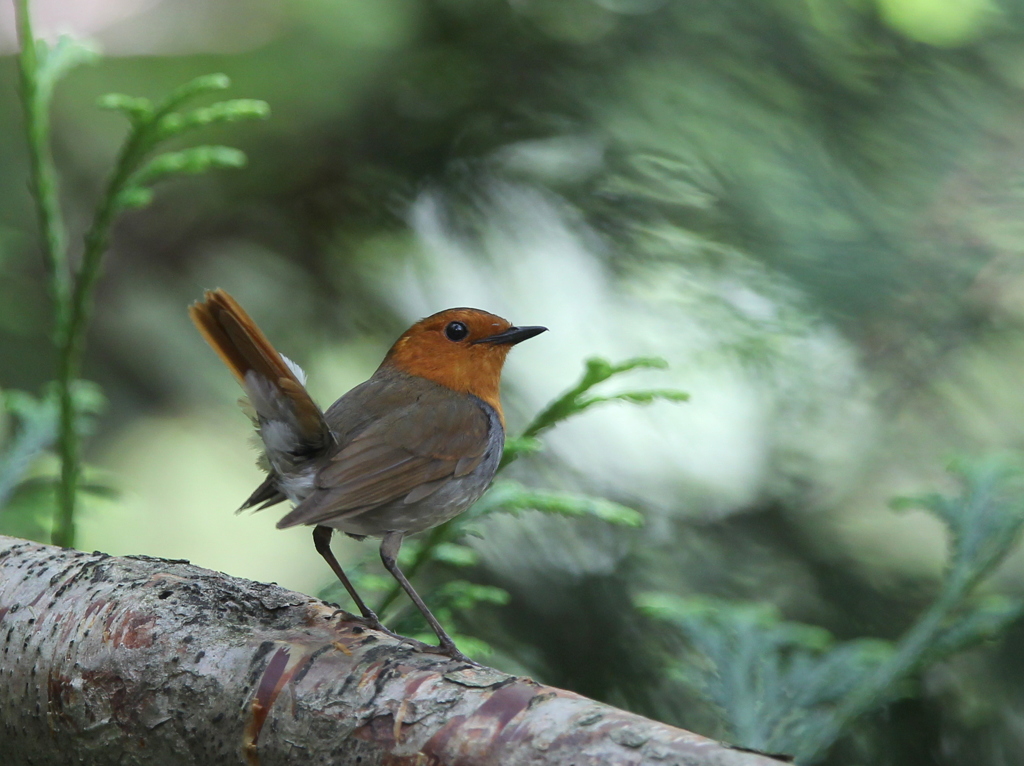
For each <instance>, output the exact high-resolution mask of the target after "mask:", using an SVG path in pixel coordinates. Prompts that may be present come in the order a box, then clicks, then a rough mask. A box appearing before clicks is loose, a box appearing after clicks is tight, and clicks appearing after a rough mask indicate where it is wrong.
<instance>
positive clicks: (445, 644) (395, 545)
mask: <svg viewBox="0 0 1024 766" xmlns="http://www.w3.org/2000/svg"><path fill="white" fill-rule="evenodd" d="M404 534H405V533H404V532H388V533H387V534H386V535H384V539H383V540H382V541H381V543H380V560H381V561H383V562H384V568H385V569H387V570H388V571H389V572H390V573H391V576H392V577H394V578H395V579H396V580H397V581H398V584H399V585H401V586H402V590H404V591H405V592H406V594H407V595H408V596H409V598H410V599H412V603H414V604H415V605H416V608H417V609H419V610H420V613H421V614H422V615H423V617H424V618H426V620H427V622H428V623H430V627H431V628H433V629H434V632H435V633H436V634H437V638H438V640H439V641H440V642H441V645H440V646H439V647H438V648H439V649H440V650H441V654H446V655H448V656H449V657H451V658H452V659H453V660H459V661H460V662H469V663H472V664H474V665H475V664H476V663H475V662H473V661H472V660H471V659H469V658H468V657H467V656H466V655H464V654H463V653H462V652H460V651H459V650H458V647H456V646H455V642H454V641H452V637H451V636H449V635H448V634H447V633H445V630H444V628H442V627H441V623H439V622H438V621H437V618H436V617H434V615H432V614H431V613H430V610H429V609H427V605H426V604H424V603H423V599H422V598H420V595H419V594H418V593H417V592H416V591H415V589H414V588H413V587H412V584H411V583H410V582H409V581H408V580H407V579H406V577H405V575H404V574H402V570H401V569H399V568H398V551H399V549H400V548H401V547H402V537H403V536H404Z"/></svg>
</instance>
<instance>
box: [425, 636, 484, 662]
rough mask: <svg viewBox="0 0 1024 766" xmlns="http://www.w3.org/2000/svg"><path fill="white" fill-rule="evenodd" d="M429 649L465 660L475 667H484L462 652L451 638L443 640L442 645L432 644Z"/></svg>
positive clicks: (461, 660)
mask: <svg viewBox="0 0 1024 766" xmlns="http://www.w3.org/2000/svg"><path fill="white" fill-rule="evenodd" d="M428 651H430V652H433V653H435V654H443V655H445V656H446V657H450V658H451V659H453V660H455V661H456V662H465V663H466V664H468V665H472V666H473V667H477V668H479V667H483V666H482V665H481V664H480V663H479V662H476V661H475V660H471V659H469V657H467V656H466V655H464V654H463V653H462V652H460V651H459V648H458V647H457V646H455V642H454V641H452V640H451V639H448V640H447V641H444V640H442V641H441V644H440V646H431V647H430V648H429V649H428Z"/></svg>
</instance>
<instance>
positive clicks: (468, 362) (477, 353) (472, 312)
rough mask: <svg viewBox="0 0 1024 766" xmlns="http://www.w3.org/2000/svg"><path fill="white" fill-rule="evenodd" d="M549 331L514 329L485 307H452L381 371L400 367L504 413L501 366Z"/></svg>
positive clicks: (416, 331) (406, 340) (393, 353)
mask: <svg viewBox="0 0 1024 766" xmlns="http://www.w3.org/2000/svg"><path fill="white" fill-rule="evenodd" d="M545 330H547V328H546V327H513V326H512V325H511V324H510V323H509V322H508V321H506V320H504V319H502V318H501V317H499V316H495V315H494V314H489V313H488V312H486V311H481V310H480V309H467V308H459V309H447V310H445V311H439V312H438V313H436V314H433V315H431V316H428V317H427V318H426V319H421V320H420V321H419V322H417V323H416V324H414V325H413V326H412V327H410V328H409V329H408V330H406V331H405V332H404V333H403V334H402V337H400V338H399V339H398V340H397V341H395V345H393V346H392V347H391V350H390V351H388V354H387V356H386V357H384V361H383V362H382V363H381V367H388V366H390V367H395V368H397V369H400V370H402V371H403V372H407V373H409V374H410V375H416V376H418V377H421V378H426V379H427V380H432V381H433V382H435V383H440V384H441V385H442V386H446V387H447V388H450V389H451V390H452V391H458V392H460V393H467V394H472V395H473V396H476V397H478V398H479V399H482V400H483V401H485V402H487V403H488V404H490V405H491V406H492V407H494V409H495V410H497V411H498V414H499V416H500V415H501V402H500V400H499V398H498V389H499V383H500V381H501V368H502V366H503V365H504V364H505V357H506V356H508V352H509V351H510V350H511V349H512V346H514V345H515V344H517V343H520V342H522V341H524V340H527V339H528V338H532V337H533V336H535V335H540V334H541V333H542V332H544V331H545Z"/></svg>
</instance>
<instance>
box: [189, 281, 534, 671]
mask: <svg viewBox="0 0 1024 766" xmlns="http://www.w3.org/2000/svg"><path fill="white" fill-rule="evenodd" d="M189 314H190V316H191V318H192V321H193V322H194V323H195V325H196V327H197V328H198V330H199V332H200V333H201V334H202V336H203V338H205V340H206V342H207V343H209V345H210V346H211V347H212V348H213V349H214V351H216V352H217V354H218V355H219V356H220V358H221V359H222V360H223V361H224V363H225V364H226V365H227V366H228V368H229V369H230V370H231V372H232V373H234V375H235V377H236V378H237V379H238V382H239V383H240V384H241V385H242V388H243V389H244V391H245V393H246V398H247V400H248V403H247V404H248V406H247V409H248V411H249V413H250V417H251V418H252V420H253V425H254V426H255V428H256V431H257V433H258V435H259V438H260V440H261V441H262V454H261V455H260V458H259V461H258V463H259V465H260V467H261V468H263V469H264V470H265V471H266V473H267V477H266V479H265V480H264V481H263V483H261V484H260V485H259V487H257V488H256V490H255V491H254V492H253V493H252V494H251V495H250V496H249V498H248V499H247V500H246V501H245V502H244V503H242V506H241V508H239V509H238V510H239V512H241V511H243V510H246V509H249V508H254V509H256V510H262V509H264V508H268V507H270V506H273V505H276V504H277V503H280V502H283V501H285V500H289V501H291V502H292V503H293V504H294V507H293V508H292V510H291V511H290V512H288V513H287V514H286V515H285V516H284V517H282V518H281V520H280V521H278V522H277V527H278V528H279V529H285V528H288V527H294V526H298V525H307V526H312V527H313V543H314V547H315V548H316V550H317V552H318V553H319V554H320V555H321V556H322V557H323V558H324V560H325V561H326V562H327V564H328V566H330V568H331V569H332V570H333V572H334V574H335V575H336V576H337V577H338V579H339V580H340V581H341V584H342V585H343V586H344V587H345V590H346V591H348V594H349V596H350V597H351V598H352V600H353V602H354V603H355V605H356V607H357V608H358V609H359V612H360V614H361V615H362V620H363V622H364V624H366V625H368V626H369V627H371V628H373V629H375V630H381V631H384V632H386V633H388V634H389V635H392V636H396V634H394V633H392V632H391V631H389V630H388V629H387V628H385V627H384V626H383V625H382V624H381V622H380V620H379V618H378V617H377V615H376V614H375V613H374V612H373V610H371V609H370V608H369V607H368V606H367V605H366V602H365V601H363V599H362V598H361V597H360V595H359V594H358V593H357V592H356V589H355V588H354V587H353V585H352V583H351V581H350V580H349V578H348V577H347V575H346V574H345V572H344V570H343V569H342V567H341V565H340V564H339V563H338V560H337V558H336V557H335V556H334V553H333V552H332V550H331V536H332V534H333V532H334V531H335V530H337V531H340V532H343V533H345V534H347V535H348V536H350V537H353V538H355V539H357V540H362V539H364V538H366V537H374V538H381V544H380V557H381V561H382V562H383V564H384V567H385V568H386V569H387V570H388V572H389V573H390V574H391V575H392V576H393V577H394V578H395V580H396V581H397V582H398V584H399V585H400V586H401V588H402V589H403V590H404V591H405V593H406V594H407V595H408V597H409V598H410V600H411V601H412V602H413V604H415V606H416V607H417V609H419V611H420V612H421V613H422V615H423V617H424V619H425V620H426V621H427V623H428V624H429V625H430V627H431V628H432V629H433V631H434V633H436V634H437V638H438V642H439V644H438V646H437V647H426V648H429V649H430V650H432V651H439V652H440V653H442V654H444V655H447V656H448V657H450V658H453V659H457V660H463V661H468V658H466V657H465V655H463V654H462V653H461V652H459V650H458V648H457V647H456V645H455V642H454V641H453V640H452V638H451V637H450V636H449V635H448V633H447V632H445V630H444V628H443V627H442V626H441V624H440V623H439V622H438V620H437V619H436V618H435V617H434V615H433V614H431V612H430V610H429V609H428V608H427V605H426V604H425V603H424V602H423V599H422V598H420V596H419V594H418V593H417V592H416V590H415V589H414V588H413V586H412V584H411V583H410V582H409V580H408V578H406V576H405V575H404V574H403V573H402V570H401V569H400V568H399V566H398V552H399V550H400V548H401V545H402V540H403V539H404V538H405V536H406V535H411V534H415V533H417V532H423V531H425V530H428V529H430V528H432V527H435V526H437V525H439V524H442V523H444V522H445V521H447V520H449V519H451V518H454V517H455V516H457V515H458V514H460V513H462V512H463V511H464V510H466V509H467V508H469V506H471V505H472V504H473V503H474V502H476V500H477V499H479V498H480V496H481V495H482V494H483V493H484V491H485V490H486V489H487V487H488V486H489V485H490V483H491V480H492V479H493V478H494V474H495V473H496V471H497V470H498V465H499V463H500V461H501V455H502V450H503V447H504V441H505V417H504V414H503V412H502V408H501V399H500V395H499V386H500V379H501V371H502V367H503V365H504V363H505V358H506V357H507V356H508V352H509V351H510V349H511V348H512V346H514V345H516V344H517V343H520V342H522V341H524V340H527V339H529V338H533V337H535V336H537V335H539V334H540V333H542V332H545V331H546V330H547V328H546V327H540V326H530V327H515V326H513V325H512V324H510V323H509V322H508V321H506V320H505V319H502V318H501V317H499V316H495V315H494V314H491V313H489V312H486V311H482V310H480V309H473V308H451V309H446V310H444V311H439V312H437V313H436V314H432V315H431V316H428V317H427V318H425V319H422V320H420V321H419V322H417V323H416V324H414V325H413V326H412V327H410V328H409V329H408V330H406V331H405V332H404V333H403V334H402V335H401V336H400V337H399V338H398V340H396V341H395V343H394V345H392V346H391V348H390V350H389V351H388V352H387V354H386V355H385V356H384V360H383V361H382V362H381V364H380V366H379V367H378V368H377V370H376V372H374V373H373V375H372V376H371V377H370V378H369V379H368V380H366V381H365V382H364V383H361V384H360V385H358V386H356V387H355V388H353V389H352V390H350V391H349V392H348V393H346V394H344V395H343V396H342V397H341V398H340V399H338V400H337V401H336V402H334V404H332V405H331V406H330V407H328V408H327V409H326V410H321V409H320V407H319V406H318V405H317V403H316V402H315V401H314V400H313V398H312V396H310V394H309V392H308V391H307V390H306V385H305V383H306V376H305V373H304V372H303V371H302V369H301V368H300V367H299V366H298V365H297V364H295V363H294V362H292V361H291V360H290V359H288V358H287V357H286V356H284V355H282V354H281V353H279V352H278V351H277V350H276V349H275V348H274V347H273V346H272V345H271V343H270V341H269V340H268V339H267V337H266V336H265V335H264V334H263V332H262V331H261V330H260V329H259V327H258V326H257V325H256V323H255V322H254V321H253V320H252V318H251V317H250V316H249V315H248V314H247V313H246V312H245V310H244V309H242V307H241V306H240V305H239V304H238V302H237V301H236V300H235V299H234V298H232V297H231V295H230V294H228V293H227V292H226V291H224V290H222V289H219V288H218V289H216V290H207V291H206V292H205V293H204V295H203V299H202V300H199V301H196V302H195V303H193V304H192V305H191V306H190V307H189ZM243 403H244V400H243ZM399 638H400V637H399ZM414 643H418V642H414ZM420 646H421V648H424V647H425V645H420Z"/></svg>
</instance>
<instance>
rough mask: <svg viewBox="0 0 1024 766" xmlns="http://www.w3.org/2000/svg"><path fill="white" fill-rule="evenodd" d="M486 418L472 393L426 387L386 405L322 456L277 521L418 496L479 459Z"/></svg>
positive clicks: (310, 519)
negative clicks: (310, 482) (306, 489)
mask: <svg viewBox="0 0 1024 766" xmlns="http://www.w3.org/2000/svg"><path fill="white" fill-rule="evenodd" d="M489 423H490V418H489V417H488V414H487V412H486V411H485V410H484V408H483V405H482V403H481V402H480V401H479V400H478V399H476V398H475V397H472V396H468V395H464V394H462V395H460V394H455V393H454V392H451V391H448V390H447V389H442V388H441V387H439V386H432V387H431V388H428V389H426V390H425V391H424V392H422V393H420V394H419V395H418V396H417V397H416V398H414V399H413V400H412V401H410V402H408V403H406V404H404V405H402V406H399V407H392V408H391V409H389V410H388V411H387V412H386V413H384V414H382V415H381V416H380V417H378V418H377V419H375V420H374V421H373V423H372V424H370V425H369V426H367V427H366V428H365V429H364V430H363V431H361V432H360V433H359V434H358V435H356V436H355V437H354V438H352V439H351V440H350V441H349V442H348V443H347V444H345V445H344V446H343V447H342V448H341V449H340V450H339V451H338V452H337V453H336V454H335V455H333V456H332V457H331V458H330V459H329V460H327V461H326V462H325V464H324V465H323V466H322V467H321V468H320V470H319V471H318V472H317V474H316V488H315V489H314V491H313V493H312V494H311V495H310V496H309V497H307V498H306V499H305V500H303V501H302V502H301V503H299V504H298V505H297V506H296V507H295V508H294V509H293V510H292V511H291V513H289V514H288V515H287V516H285V517H284V518H283V519H281V521H279V522H278V524H277V526H278V527H279V528H284V527H293V526H297V525H299V524H319V523H323V522H325V521H329V520H334V519H338V518H345V517H348V518H351V517H352V516H355V515H358V514H360V513H363V512H365V511H368V510H371V509H373V508H376V507H379V506H381V505H384V504H387V503H392V502H395V501H398V500H402V499H403V498H404V499H405V500H406V502H409V503H412V502H415V501H417V500H420V499H422V498H423V497H426V496H427V495H429V494H430V492H432V491H434V490H436V489H437V488H439V487H440V485H441V484H442V483H443V480H444V479H448V478H450V477H457V476H464V475H466V474H468V473H470V472H472V471H473V469H475V468H476V467H477V466H478V465H479V464H480V463H481V461H482V460H483V459H484V456H485V455H486V452H487V446H488V436H489V433H488V431H489V427H490V426H489Z"/></svg>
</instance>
